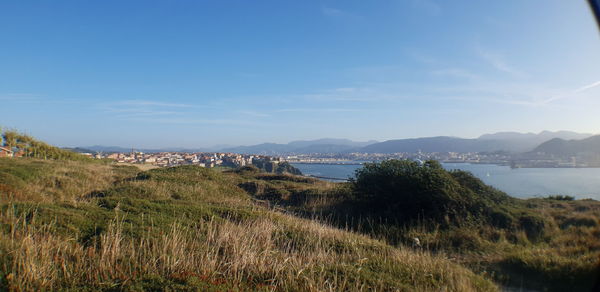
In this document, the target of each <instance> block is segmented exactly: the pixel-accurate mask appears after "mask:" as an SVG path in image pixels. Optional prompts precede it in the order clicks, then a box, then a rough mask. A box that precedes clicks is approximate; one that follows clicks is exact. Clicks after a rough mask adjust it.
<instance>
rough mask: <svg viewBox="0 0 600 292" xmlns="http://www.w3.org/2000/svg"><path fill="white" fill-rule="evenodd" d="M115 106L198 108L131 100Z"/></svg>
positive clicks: (178, 104)
mask: <svg viewBox="0 0 600 292" xmlns="http://www.w3.org/2000/svg"><path fill="white" fill-rule="evenodd" d="M115 104H120V105H128V106H156V107H186V108H190V107H197V106H194V105H189V104H183V103H170V102H161V101H153V100H142V99H131V100H123V101H119V102H116V103H115Z"/></svg>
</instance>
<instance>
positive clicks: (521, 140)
mask: <svg viewBox="0 0 600 292" xmlns="http://www.w3.org/2000/svg"><path fill="white" fill-rule="evenodd" d="M591 136H592V134H584V133H576V132H571V131H557V132H551V131H543V132H540V133H538V134H535V133H517V132H499V133H495V134H485V135H481V136H480V137H479V138H478V139H479V140H496V141H498V142H499V143H501V145H503V147H504V148H505V149H504V150H507V151H512V152H526V151H531V150H532V149H534V148H535V147H536V146H538V145H540V144H542V143H544V142H546V141H548V140H551V139H555V138H559V139H563V140H580V139H585V138H588V137H591Z"/></svg>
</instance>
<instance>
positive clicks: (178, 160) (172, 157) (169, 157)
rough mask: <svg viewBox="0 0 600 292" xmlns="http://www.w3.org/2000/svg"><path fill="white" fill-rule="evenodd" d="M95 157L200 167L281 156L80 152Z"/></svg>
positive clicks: (276, 160)
mask: <svg viewBox="0 0 600 292" xmlns="http://www.w3.org/2000/svg"><path fill="white" fill-rule="evenodd" d="M82 154H83V155H85V156H88V157H91V158H95V159H110V160H114V161H116V162H119V163H134V164H151V165H156V166H159V167H169V166H178V165H198V166H200V167H207V168H213V167H219V166H223V167H242V166H246V165H263V164H265V163H272V164H278V163H279V162H282V161H283V160H282V158H281V157H272V156H266V155H245V154H236V153H180V152H158V153H144V152H137V151H131V152H129V153H118V152H115V153H107V154H103V153H82Z"/></svg>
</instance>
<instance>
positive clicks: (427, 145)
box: [359, 136, 504, 153]
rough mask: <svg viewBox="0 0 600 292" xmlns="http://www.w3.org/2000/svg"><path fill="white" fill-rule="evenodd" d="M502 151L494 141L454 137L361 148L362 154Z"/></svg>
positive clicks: (386, 142) (384, 143)
mask: <svg viewBox="0 0 600 292" xmlns="http://www.w3.org/2000/svg"><path fill="white" fill-rule="evenodd" d="M500 150H504V147H503V146H502V145H498V143H497V141H496V140H479V139H463V138H456V137H446V136H441V137H428V138H415V139H400V140H389V141H385V142H381V143H375V144H371V145H368V146H366V147H363V148H361V149H360V150H359V151H360V152H364V153H396V152H418V151H422V152H483V151H500Z"/></svg>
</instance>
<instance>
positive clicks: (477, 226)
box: [245, 177, 600, 291]
mask: <svg viewBox="0 0 600 292" xmlns="http://www.w3.org/2000/svg"><path fill="white" fill-rule="evenodd" d="M249 179H251V177H249ZM294 180H295V179H292V178H290V179H288V180H264V179H256V177H255V178H254V181H253V182H251V183H248V182H247V183H245V186H247V189H248V190H249V191H250V193H252V194H254V195H255V196H257V197H259V198H266V199H269V200H271V201H272V202H275V203H277V204H279V205H280V206H283V207H284V208H285V210H288V211H293V212H294V213H296V214H300V215H303V216H304V217H308V218H315V216H316V217H317V218H325V221H327V222H330V223H332V224H333V225H338V226H340V227H349V228H352V229H353V230H354V231H357V232H359V233H363V234H367V235H369V236H370V237H371V238H377V239H380V240H381V241H384V242H388V243H390V244H392V245H396V246H397V245H400V246H403V245H404V246H406V245H410V244H411V242H412V238H414V237H418V238H420V240H421V242H422V243H423V245H424V246H425V248H426V249H427V250H430V251H432V252H434V253H437V252H441V253H445V254H447V256H449V257H450V258H452V259H453V260H454V261H455V262H458V263H461V264H462V265H464V266H466V267H469V268H470V269H472V270H474V271H476V272H477V273H479V274H484V275H488V278H492V279H494V280H496V281H497V282H500V283H502V285H504V286H509V287H516V288H521V287H525V288H530V289H539V290H543V291H565V290H569V291H590V290H591V287H592V286H593V285H594V284H595V281H598V279H600V268H599V259H600V202H598V201H593V200H578V201H563V200H551V199H529V200H519V199H514V198H510V199H509V200H505V201H503V202H502V203H501V204H497V205H493V208H495V209H494V210H493V212H492V214H494V215H495V214H504V216H505V217H502V218H504V219H506V220H501V222H500V223H502V224H497V225H499V226H502V225H505V226H504V227H499V226H492V225H490V224H487V223H484V224H481V223H476V222H471V221H465V222H458V223H457V225H450V226H449V227H448V226H447V227H442V226H440V225H438V224H432V223H430V222H413V223H411V224H408V225H402V224H398V223H394V222H388V221H382V220H378V219H377V218H373V217H369V213H367V212H362V213H358V214H357V212H356V211H355V210H356V209H358V210H360V208H361V205H359V206H356V203H352V199H351V196H348V193H349V192H351V190H350V189H349V185H348V184H337V186H336V185H335V184H333V185H332V184H326V183H315V185H314V186H310V184H306V183H300V182H294ZM296 180H297V179H296ZM472 183H473V185H475V188H474V189H484V190H487V191H488V192H497V191H494V190H492V189H489V187H487V186H484V185H483V186H482V185H478V184H480V182H472ZM257 186H258V187H257ZM359 204H361V203H360V202H359ZM361 216H362V217H361ZM493 218H496V217H493Z"/></svg>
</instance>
